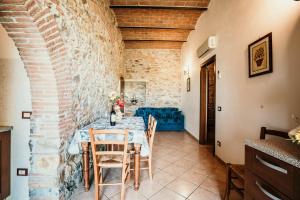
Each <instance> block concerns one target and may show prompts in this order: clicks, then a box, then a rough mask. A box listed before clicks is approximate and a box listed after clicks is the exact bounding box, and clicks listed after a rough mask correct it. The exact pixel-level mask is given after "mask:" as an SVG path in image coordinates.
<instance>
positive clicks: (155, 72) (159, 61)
mask: <svg viewBox="0 0 300 200" xmlns="http://www.w3.org/2000/svg"><path fill="white" fill-rule="evenodd" d="M180 59H181V58H180V50H179V49H126V50H125V69H124V73H125V80H126V79H137V80H145V81H147V84H146V102H145V106H153V107H178V108H181V75H182V71H181V68H180ZM125 95H126V93H125Z"/></svg>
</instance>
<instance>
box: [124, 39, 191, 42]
mask: <svg viewBox="0 0 300 200" xmlns="http://www.w3.org/2000/svg"><path fill="white" fill-rule="evenodd" d="M123 41H124V42H129V41H130V42H186V40H143V39H141V40H138V39H132V40H131V39H126V40H123Z"/></svg>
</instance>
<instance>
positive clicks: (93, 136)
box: [89, 128, 128, 166]
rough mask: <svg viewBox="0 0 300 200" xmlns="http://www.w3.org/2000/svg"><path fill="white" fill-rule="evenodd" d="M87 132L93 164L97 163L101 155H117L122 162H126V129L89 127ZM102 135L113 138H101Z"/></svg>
mask: <svg viewBox="0 0 300 200" xmlns="http://www.w3.org/2000/svg"><path fill="white" fill-rule="evenodd" d="M89 134H90V141H91V146H92V153H93V162H94V166H96V165H97V164H98V162H99V160H100V159H101V156H103V157H104V156H105V157H119V158H120V159H121V160H122V161H123V163H125V162H126V159H127V156H126V155H127V149H128V130H94V129H92V128H91V129H89ZM101 136H102V138H101ZM107 136H110V137H107ZM103 137H107V138H113V139H109V140H107V138H106V139H103Z"/></svg>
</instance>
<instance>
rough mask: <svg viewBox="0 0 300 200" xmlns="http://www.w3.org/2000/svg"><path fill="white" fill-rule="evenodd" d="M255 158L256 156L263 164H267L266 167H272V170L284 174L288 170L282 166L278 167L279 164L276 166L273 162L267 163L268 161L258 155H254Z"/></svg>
mask: <svg viewBox="0 0 300 200" xmlns="http://www.w3.org/2000/svg"><path fill="white" fill-rule="evenodd" d="M255 158H256V159H257V160H258V161H259V162H260V163H261V164H263V165H265V166H267V167H269V168H271V169H274V170H276V171H279V172H281V173H284V174H288V171H287V170H286V169H284V168H282V167H279V166H277V165H274V164H272V163H269V162H267V161H265V160H263V159H262V158H260V157H259V156H258V155H256V156H255Z"/></svg>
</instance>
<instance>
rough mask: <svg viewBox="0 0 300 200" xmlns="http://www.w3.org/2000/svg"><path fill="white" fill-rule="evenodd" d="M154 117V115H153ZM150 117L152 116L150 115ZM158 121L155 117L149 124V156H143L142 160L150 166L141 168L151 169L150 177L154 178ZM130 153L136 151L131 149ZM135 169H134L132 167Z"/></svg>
mask: <svg viewBox="0 0 300 200" xmlns="http://www.w3.org/2000/svg"><path fill="white" fill-rule="evenodd" d="M151 117H152V116H151ZM149 119H150V117H149ZM156 126H157V121H156V119H155V118H154V117H152V119H151V123H150V124H149V129H148V131H147V133H146V134H147V137H148V144H149V155H148V156H147V157H142V158H141V159H140V162H147V163H148V167H142V168H140V169H141V170H145V169H148V170H149V178H150V180H152V148H153V143H154V136H155V132H156ZM130 154H131V155H133V154H134V151H130ZM131 170H133V169H131Z"/></svg>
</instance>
